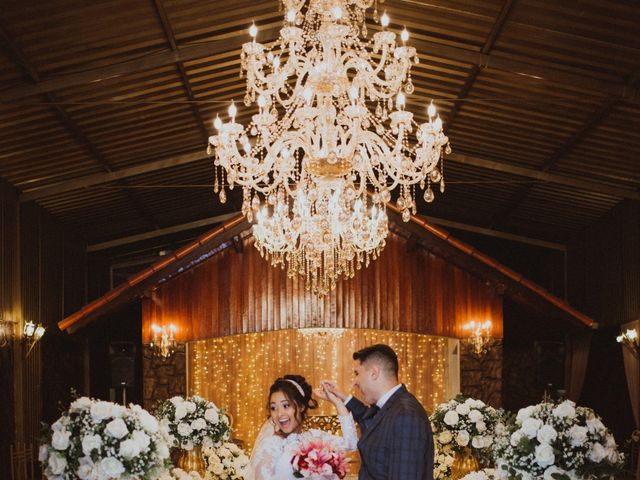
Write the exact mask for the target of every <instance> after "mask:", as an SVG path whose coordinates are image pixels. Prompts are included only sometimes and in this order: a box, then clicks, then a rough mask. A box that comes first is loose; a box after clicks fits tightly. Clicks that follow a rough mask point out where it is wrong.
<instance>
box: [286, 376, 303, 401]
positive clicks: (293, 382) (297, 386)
mask: <svg viewBox="0 0 640 480" xmlns="http://www.w3.org/2000/svg"><path fill="white" fill-rule="evenodd" d="M282 380H284V381H285V382H289V383H292V384H293V385H294V386H295V387H296V388H297V389H298V391H299V392H300V395H302V398H305V397H304V390H303V389H302V387H301V386H300V384H299V383H298V382H296V381H295V380H291V379H290V378H283V379H282Z"/></svg>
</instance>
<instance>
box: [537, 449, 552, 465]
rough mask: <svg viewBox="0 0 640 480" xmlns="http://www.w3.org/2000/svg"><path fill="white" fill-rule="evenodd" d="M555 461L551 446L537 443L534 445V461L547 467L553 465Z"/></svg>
mask: <svg viewBox="0 0 640 480" xmlns="http://www.w3.org/2000/svg"><path fill="white" fill-rule="evenodd" d="M555 461H556V457H555V455H554V454H553V448H552V447H551V446H550V445H545V444H543V445H538V446H537V447H536V463H537V464H538V465H540V466H541V467H548V466H549V465H553V462H555Z"/></svg>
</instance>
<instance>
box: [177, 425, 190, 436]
mask: <svg viewBox="0 0 640 480" xmlns="http://www.w3.org/2000/svg"><path fill="white" fill-rule="evenodd" d="M192 431H193V430H192V429H191V427H190V426H189V425H188V424H186V423H184V422H183V423H180V424H178V433H179V434H180V436H182V437H188V436H189V435H191V432H192Z"/></svg>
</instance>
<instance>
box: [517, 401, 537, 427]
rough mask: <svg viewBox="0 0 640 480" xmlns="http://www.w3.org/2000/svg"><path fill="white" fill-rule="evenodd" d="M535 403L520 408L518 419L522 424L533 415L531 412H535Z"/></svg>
mask: <svg viewBox="0 0 640 480" xmlns="http://www.w3.org/2000/svg"><path fill="white" fill-rule="evenodd" d="M533 408H534V407H533V405H530V406H528V407H526V408H521V409H520V410H518V415H516V420H517V421H518V422H519V423H520V424H522V422H524V421H525V420H526V419H527V418H529V417H530V416H531V414H532V413H533Z"/></svg>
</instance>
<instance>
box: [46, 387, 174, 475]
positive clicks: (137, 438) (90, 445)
mask: <svg viewBox="0 0 640 480" xmlns="http://www.w3.org/2000/svg"><path fill="white" fill-rule="evenodd" d="M38 459H39V460H40V462H41V463H42V470H43V472H44V475H45V476H46V477H47V478H48V479H49V480H71V479H81V480H85V479H87V480H88V479H92V480H93V479H104V480H107V479H112V478H125V477H126V478H155V476H159V475H162V474H163V473H164V472H165V471H166V468H167V467H169V466H170V465H171V461H170V460H169V447H168V445H167V439H166V438H165V436H164V435H163V434H162V432H161V431H160V429H159V425H158V421H157V420H156V419H155V418H154V417H153V416H152V415H151V414H150V413H149V412H147V411H146V410H143V409H142V407H140V406H138V405H133V404H131V405H130V406H129V407H128V408H127V407H123V406H121V405H117V404H114V403H110V402H104V401H101V400H94V399H91V398H88V397H82V398H79V399H77V400H75V401H74V402H73V403H71V405H70V407H69V409H68V410H67V411H66V412H64V413H63V414H62V416H61V417H60V418H59V419H58V420H57V421H56V422H55V423H54V424H53V425H51V427H49V426H45V429H44V436H43V442H42V444H41V446H40V451H39V455H38Z"/></svg>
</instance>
